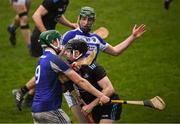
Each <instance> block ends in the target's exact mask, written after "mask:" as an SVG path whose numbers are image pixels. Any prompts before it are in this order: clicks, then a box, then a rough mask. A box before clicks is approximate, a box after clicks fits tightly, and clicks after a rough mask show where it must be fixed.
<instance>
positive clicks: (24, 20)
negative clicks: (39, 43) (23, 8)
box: [19, 12, 29, 29]
mask: <svg viewBox="0 0 180 124" xmlns="http://www.w3.org/2000/svg"><path fill="white" fill-rule="evenodd" d="M19 18H20V26H21V29H28V28H29V24H28V13H27V12H22V13H20V14H19Z"/></svg>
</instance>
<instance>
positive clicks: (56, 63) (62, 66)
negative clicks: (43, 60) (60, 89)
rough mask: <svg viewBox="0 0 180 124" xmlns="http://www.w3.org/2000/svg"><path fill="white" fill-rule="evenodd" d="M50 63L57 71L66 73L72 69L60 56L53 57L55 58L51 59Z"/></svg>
mask: <svg viewBox="0 0 180 124" xmlns="http://www.w3.org/2000/svg"><path fill="white" fill-rule="evenodd" d="M50 65H51V68H52V69H53V70H54V71H55V72H57V73H59V72H63V73H65V72H66V71H68V70H69V69H70V67H69V65H68V64H67V63H65V62H64V61H63V60H61V59H60V58H58V57H57V56H54V57H53V59H52V60H51V61H50Z"/></svg>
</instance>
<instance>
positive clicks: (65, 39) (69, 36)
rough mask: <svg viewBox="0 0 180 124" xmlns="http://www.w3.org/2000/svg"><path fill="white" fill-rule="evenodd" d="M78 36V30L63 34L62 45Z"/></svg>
mask: <svg viewBox="0 0 180 124" xmlns="http://www.w3.org/2000/svg"><path fill="white" fill-rule="evenodd" d="M78 34H80V31H79V29H73V30H70V31H67V32H65V33H64V34H63V36H62V44H63V45H64V44H66V43H67V42H68V41H69V40H70V39H73V38H74V37H75V36H76V35H78Z"/></svg>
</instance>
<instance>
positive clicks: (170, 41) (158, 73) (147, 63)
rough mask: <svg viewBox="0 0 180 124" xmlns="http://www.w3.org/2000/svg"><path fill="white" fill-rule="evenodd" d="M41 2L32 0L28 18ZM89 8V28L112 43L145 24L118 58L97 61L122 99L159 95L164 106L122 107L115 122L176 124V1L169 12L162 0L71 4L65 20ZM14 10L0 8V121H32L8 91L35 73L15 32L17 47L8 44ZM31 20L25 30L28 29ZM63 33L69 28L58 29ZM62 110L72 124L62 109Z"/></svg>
mask: <svg viewBox="0 0 180 124" xmlns="http://www.w3.org/2000/svg"><path fill="white" fill-rule="evenodd" d="M40 3H41V1H40V0H38V1H37V0H36V1H35V0H34V3H33V4H32V9H31V11H30V17H31V15H32V13H33V12H34V11H35V8H36V7H37V6H38V4H40ZM85 5H87V6H92V7H94V8H95V10H96V12H97V20H96V24H95V26H94V29H96V28H98V27H99V26H105V27H107V28H108V29H109V31H110V36H109V37H108V38H107V39H106V40H107V42H109V43H110V44H112V45H116V44H117V43H119V42H122V41H123V40H124V39H125V38H126V37H128V35H129V34H130V33H131V29H132V27H133V25H134V24H141V23H144V24H146V25H147V32H146V33H145V35H144V36H143V37H142V38H140V39H138V40H137V41H136V42H135V43H133V44H132V45H131V46H130V47H129V48H128V49H127V50H126V51H125V52H124V53H123V54H121V55H120V56H118V57H112V56H109V55H106V54H103V53H101V54H100V56H99V58H98V61H99V63H101V64H102V65H103V66H104V67H105V69H106V70H107V74H108V76H109V77H110V79H111V81H112V83H113V85H114V87H115V89H116V91H117V92H118V94H119V95H120V96H121V98H122V99H132V100H136V99H137V100H139V99H147V98H151V97H153V96H156V95H159V96H161V97H162V98H163V99H164V100H165V102H166V103H167V108H166V109H165V110H164V111H156V110H153V109H150V108H145V107H142V106H134V105H123V112H122V116H121V120H120V121H119V122H129V123H134V122H136V123H140V122H144V123H147V122H149V123H150V122H154V123H158V122H168V123H173V122H180V118H179V117H180V107H179V105H180V99H179V96H180V93H179V91H180V35H179V29H180V14H179V13H180V9H179V6H180V1H179V0H174V1H173V2H172V5H171V7H170V10H168V11H166V10H164V8H163V0H111V1H109V0H98V1H95V0H83V1H81V2H80V1H79V0H71V3H70V6H69V7H68V11H67V12H66V16H67V18H68V19H70V20H72V21H74V22H75V21H76V17H77V15H78V12H79V10H80V7H81V6H85ZM14 14H15V12H14V11H13V9H12V8H11V7H10V5H9V3H8V1H7V0H2V1H1V7H0V25H1V26H0V50H1V51H0V122H1V123H5V122H11V123H20V122H28V123H29V122H30V123H31V122H33V121H32V117H31V110H30V108H25V109H23V111H22V112H19V111H18V110H17V109H16V108H15V104H14V101H13V99H12V95H11V90H12V89H13V88H18V87H20V86H23V85H24V84H25V82H26V81H28V80H29V79H30V78H31V77H32V76H33V74H34V70H35V65H36V62H37V59H35V58H32V57H30V56H29V54H28V51H27V48H26V46H25V43H24V41H23V38H22V35H21V32H20V30H19V29H18V30H17V46H16V47H15V48H13V47H12V46H11V45H10V44H9V41H8V34H7V31H6V27H7V26H8V24H9V23H10V22H11V20H12V18H13V16H14ZM33 25H34V24H33V22H32V19H31V18H30V26H31V29H32V28H33ZM57 29H58V30H59V31H60V32H62V33H64V32H65V31H67V30H68V28H66V27H64V26H61V25H58V27H57ZM63 109H64V110H65V111H66V112H67V113H68V115H69V116H70V117H71V118H72V120H73V122H76V121H75V119H74V117H72V114H71V113H70V111H69V109H68V107H67V105H66V104H65V101H64V104H63Z"/></svg>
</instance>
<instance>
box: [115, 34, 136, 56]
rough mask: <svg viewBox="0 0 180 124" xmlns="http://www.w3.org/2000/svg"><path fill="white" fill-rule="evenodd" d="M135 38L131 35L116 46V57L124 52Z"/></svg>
mask: <svg viewBox="0 0 180 124" xmlns="http://www.w3.org/2000/svg"><path fill="white" fill-rule="evenodd" d="M135 39H136V38H135V37H134V36H133V35H130V36H129V37H128V38H127V39H126V40H124V41H123V42H121V43H119V44H118V45H116V46H115V47H114V49H115V51H116V52H115V53H116V55H119V54H120V53H122V52H123V51H124V50H126V49H127V48H128V46H129V45H130V44H132V43H133V41H134V40H135Z"/></svg>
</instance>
